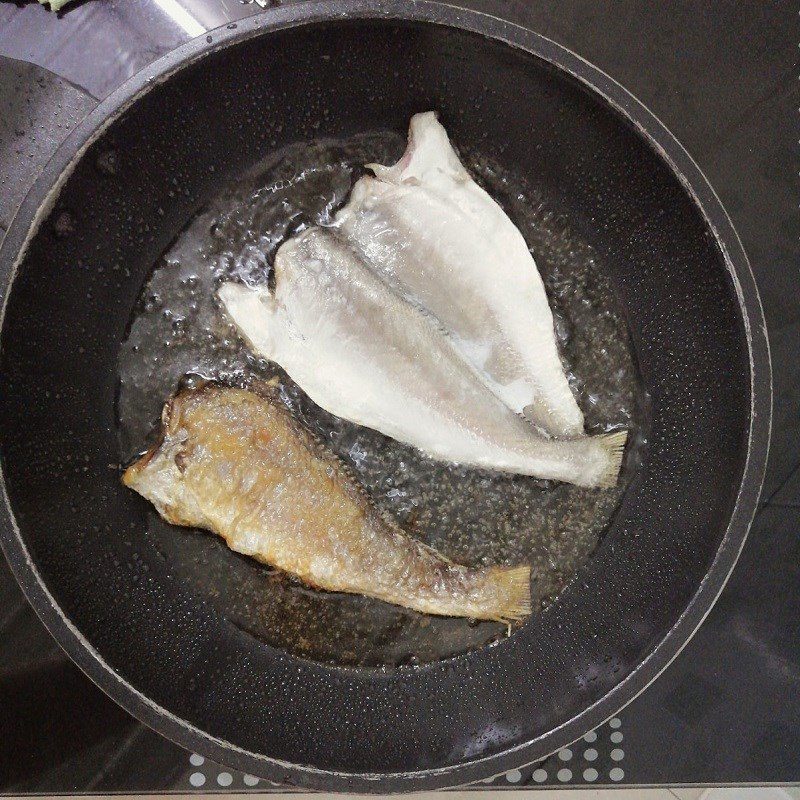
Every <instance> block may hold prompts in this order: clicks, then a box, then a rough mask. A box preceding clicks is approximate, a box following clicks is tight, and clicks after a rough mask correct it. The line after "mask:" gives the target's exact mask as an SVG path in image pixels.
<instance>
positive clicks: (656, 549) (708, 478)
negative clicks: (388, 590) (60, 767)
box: [0, 0, 771, 791]
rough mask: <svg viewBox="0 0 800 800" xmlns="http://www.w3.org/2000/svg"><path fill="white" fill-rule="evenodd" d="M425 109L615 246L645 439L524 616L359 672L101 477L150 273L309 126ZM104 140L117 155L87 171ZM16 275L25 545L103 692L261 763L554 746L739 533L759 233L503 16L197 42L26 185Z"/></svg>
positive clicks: (13, 261) (679, 642)
mask: <svg viewBox="0 0 800 800" xmlns="http://www.w3.org/2000/svg"><path fill="white" fill-rule="evenodd" d="M427 108H436V109H438V110H440V111H441V113H442V115H443V118H444V119H446V120H447V123H448V127H449V130H450V133H451V135H452V136H453V138H454V140H455V141H457V142H459V143H464V144H466V145H468V146H470V147H474V148H476V149H478V150H480V151H481V152H485V153H486V154H487V155H488V156H490V157H492V158H494V159H496V160H497V161H498V162H499V163H501V164H502V165H504V167H505V168H506V169H508V170H511V171H517V172H521V173H522V174H523V175H524V176H525V177H526V178H528V179H529V180H530V182H531V183H533V184H535V185H540V186H542V187H545V188H546V191H547V193H548V196H549V197H550V198H551V200H552V202H553V203H554V204H555V205H556V206H557V207H558V209H559V210H560V212H562V213H563V214H564V215H566V216H567V217H568V218H569V219H570V220H571V221H572V223H573V224H574V225H576V226H578V227H580V229H581V230H582V231H583V232H584V234H585V236H586V237H587V239H588V240H589V241H590V242H591V244H592V246H593V247H594V248H595V250H596V252H597V254H598V262H599V263H602V265H603V269H604V271H605V272H606V274H607V276H608V278H609V280H610V281H611V282H612V284H613V286H614V289H615V292H616V293H617V296H618V298H619V300H620V302H621V304H622V305H623V306H624V308H625V310H626V314H627V318H628V324H629V328H630V332H631V337H632V342H633V347H634V349H635V354H636V358H637V361H638V368H639V371H640V374H641V382H642V385H643V388H644V390H645V391H646V394H647V396H648V398H649V409H648V415H647V419H646V421H645V423H644V428H645V429H644V431H643V435H644V438H645V439H646V442H647V444H646V447H645V449H644V453H643V456H642V459H641V464H640V465H639V467H638V468H637V470H636V474H635V476H634V477H633V479H632V480H631V482H630V483H629V485H628V488H627V491H626V493H625V496H624V498H623V499H622V501H621V504H620V506H619V508H618V510H617V512H616V514H615V516H614V518H613V520H612V522H611V523H610V525H609V527H608V530H607V531H606V533H605V535H604V537H603V539H602V542H601V544H600V545H599V547H598V548H597V550H596V552H595V553H594V555H593V557H592V558H591V560H590V561H589V563H588V564H587V565H586V566H585V567H584V568H583V569H582V570H581V571H580V573H579V574H578V576H577V577H576V578H575V579H574V580H572V582H571V583H570V584H569V585H568V586H567V587H566V588H565V589H564V590H563V592H562V593H561V594H560V595H559V597H558V598H557V600H556V602H554V603H553V604H552V605H551V606H550V607H549V608H547V609H546V610H545V611H544V612H542V613H540V614H537V615H535V616H533V617H532V618H531V619H530V620H529V621H528V623H527V624H526V625H524V626H523V627H522V628H521V629H520V630H518V631H517V632H515V633H514V635H513V636H511V637H510V638H508V639H505V640H503V641H502V642H500V643H499V644H497V645H496V646H494V647H485V648H481V649H478V650H475V651H473V652H470V653H468V654H466V655H463V656H459V657H457V658H450V659H445V660H443V661H439V662H436V663H433V664H429V665H426V666H424V667H420V668H414V669H410V668H391V669H384V670H376V669H356V668H343V667H337V666H335V665H325V664H320V663H315V662H312V661H308V660H303V659H300V658H297V657H295V656H292V655H290V654H288V653H287V652H285V651H283V650H281V649H279V648H275V647H272V646H267V645H265V644H264V643H262V642H260V641H259V640H258V639H255V638H253V637H252V636H249V635H248V634H247V633H246V632H244V631H242V630H240V629H239V628H237V627H235V626H234V625H231V624H230V620H229V617H228V614H227V606H226V603H227V593H229V592H235V588H236V587H235V582H234V583H232V584H228V585H226V586H225V587H224V589H225V590H224V591H221V592H219V593H218V596H217V597H216V598H215V600H214V601H213V602H211V601H209V599H208V598H207V597H205V596H200V595H199V594H198V593H197V592H195V591H193V589H192V587H191V586H187V585H186V584H184V583H183V582H182V581H181V580H180V579H178V578H177V577H176V575H177V574H179V573H180V571H179V570H176V569H175V567H176V565H175V564H174V563H172V562H171V560H170V559H165V558H164V557H163V555H162V554H160V553H159V552H158V550H157V548H155V547H154V545H153V541H152V539H151V538H150V537H148V535H147V533H146V524H145V520H146V518H147V515H148V513H150V512H149V511H148V509H147V507H146V504H145V503H144V502H143V501H141V499H140V498H137V497H135V496H133V494H132V493H130V492H128V491H126V490H125V489H123V487H122V486H121V485H120V483H119V473H118V471H117V469H115V468H113V467H114V465H115V464H116V463H117V461H118V459H119V454H118V448H117V440H116V433H115V428H116V420H115V411H114V408H115V391H116V387H117V357H118V352H119V347H120V342H121V341H122V339H123V337H124V336H125V332H126V326H127V324H128V322H129V320H130V318H131V314H132V311H133V309H134V307H135V304H136V301H137V297H138V295H139V293H140V291H141V288H142V285H143V282H144V281H145V279H146V277H147V275H148V273H149V271H150V270H151V269H152V266H153V264H154V263H155V262H156V260H157V258H158V256H159V254H160V253H162V252H163V251H164V249H165V247H166V246H167V245H168V244H169V243H170V241H171V240H173V239H174V237H175V236H176V234H177V233H178V232H179V231H180V230H181V229H182V228H183V226H185V224H186V223H187V221H189V220H190V219H191V218H192V217H193V216H194V215H195V214H196V213H197V211H198V210H199V209H200V208H201V207H202V206H203V204H204V203H205V202H206V201H207V200H208V199H209V197H211V196H212V195H213V194H214V192H215V191H216V190H217V189H218V188H219V185H220V182H221V180H223V179H224V178H230V177H234V176H236V175H238V174H241V173H243V172H245V171H246V170H247V169H248V168H249V167H250V166H251V165H252V164H254V163H255V162H256V161H257V160H259V159H261V158H263V157H264V156H265V155H266V154H267V153H268V152H269V151H271V150H273V149H276V148H279V147H281V146H283V145H285V144H287V143H289V142H293V141H302V140H306V139H312V138H316V137H319V136H331V137H346V136H350V135H353V134H356V133H359V132H363V131H371V130H376V129H390V130H396V131H397V132H398V133H402V132H404V130H405V126H406V124H407V122H408V119H409V117H410V115H411V114H412V113H414V112H416V111H418V110H420V109H427ZM110 152H113V153H114V154H115V156H116V158H115V160H114V162H113V169H107V168H106V169H101V168H99V165H103V164H105V165H106V166H107V165H108V159H107V158H106V159H105V160H104V159H103V156H104V155H106V154H108V153H110ZM0 269H2V281H3V289H4V296H5V302H4V314H3V320H2V338H1V339H0V347H1V351H2V352H1V355H0V363H1V364H2V389H3V391H2V398H1V402H2V419H1V421H0V425H1V426H2V471H3V475H2V477H3V481H2V484H3V497H4V503H3V510H2V530H1V535H2V545H3V549H4V551H5V553H6V556H7V557H8V560H9V562H10V564H11V567H12V569H13V571H14V573H15V574H16V576H17V578H18V580H19V582H20V584H21V585H22V587H23V588H24V590H25V592H26V594H27V596H28V598H29V600H30V602H31V603H32V604H33V606H34V607H35V608H36V610H37V612H38V613H39V614H40V616H41V618H42V619H43V620H44V622H45V624H46V625H47V626H48V628H49V629H50V631H51V632H52V634H53V635H54V636H55V637H56V639H57V640H58V641H59V643H60V644H61V645H62V646H63V647H64V649H65V650H66V651H67V653H68V654H69V655H70V656H71V657H72V658H73V659H74V660H75V661H76V662H77V663H78V665H79V666H81V667H82V668H83V669H84V670H85V671H86V673H87V674H88V675H89V676H90V677H91V678H92V679H93V680H94V681H96V683H97V684H98V685H99V686H101V687H102V688H103V689H104V690H105V691H106V692H108V694H109V695H111V696H112V697H113V698H114V699H115V700H117V701H118V702H119V703H120V704H121V705H122V706H124V707H125V708H126V709H128V710H129V711H130V712H131V713H133V714H134V715H136V716H137V717H139V718H140V719H142V720H143V721H144V722H146V723H148V724H149V725H151V726H152V727H153V728H155V729H156V730H158V731H160V732H161V733H163V734H164V735H166V736H168V737H170V738H171V739H173V740H175V741H176V742H178V743H180V744H181V745H183V746H185V747H187V748H191V749H193V750H196V751H199V752H201V753H204V754H206V755H207V756H209V757H211V758H213V759H215V760H217V761H220V762H223V763H225V764H229V765H231V766H233V767H236V768H239V769H242V770H244V771H246V772H250V773H253V774H256V775H259V776H263V777H266V778H269V779H271V780H274V781H279V782H281V783H285V784H292V785H298V786H303V787H310V788H315V789H327V790H348V791H405V790H415V789H423V788H425V789H431V788H436V787H443V786H451V785H456V784H463V783H466V782H469V781H474V780H477V779H481V778H486V777H488V776H490V775H493V774H497V773H499V772H501V771H503V770H506V769H509V768H511V767H516V766H520V765H521V764H523V763H527V762H532V761H535V760H537V759H540V758H543V757H544V756H546V755H547V754H549V753H551V752H553V751H554V750H556V749H558V748H560V747H562V746H564V745H566V744H567V743H569V742H570V741H573V740H575V739H577V738H578V737H580V736H581V735H582V734H583V733H584V732H586V731H587V730H589V729H591V728H593V727H594V726H596V725H598V724H600V723H601V722H602V721H603V720H605V719H606V718H608V717H609V716H611V715H612V714H613V713H615V712H617V711H618V710H619V709H620V708H621V707H622V706H624V705H625V704H626V703H628V702H629V701H630V700H631V699H632V698H633V697H635V696H636V695H637V694H638V693H639V692H641V691H642V689H643V688H644V687H645V686H646V685H647V684H648V683H649V682H650V681H652V680H653V679H654V678H655V677H656V676H657V675H658V674H659V673H660V672H661V671H662V670H663V669H664V668H665V667H666V666H667V664H669V662H670V661H671V660H672V659H673V658H674V657H675V655H676V654H677V653H678V652H679V651H680V649H681V648H682V647H683V646H684V645H685V643H686V642H687V641H688V639H689V638H690V637H691V635H692V633H693V632H694V631H695V630H696V628H697V626H698V625H699V624H700V622H701V621H702V620H703V618H704V617H705V615H706V614H707V613H708V611H709V609H710V607H711V605H712V603H713V602H714V600H715V598H716V597H717V595H718V594H719V592H720V590H721V589H722V586H723V584H724V583H725V580H726V578H727V576H728V574H729V573H730V571H731V569H732V567H733V565H734V563H735V561H736V558H737V556H738V554H739V552H740V550H741V547H742V545H743V542H744V539H745V536H746V533H747V529H748V526H749V523H750V521H751V517H752V514H753V512H754V509H755V506H756V502H757V497H758V492H759V489H760V485H761V480H762V474H763V469H764V464H765V459H766V454H767V448H768V438H769V422H770V411H771V402H770V396H771V394H770V369H769V353H768V345H767V340H766V334H765V329H764V321H763V317H762V313H761V308H760V303H759V299H758V295H757V292H756V287H755V284H754V282H753V277H752V275H751V272H750V270H749V267H748V264H747V260H746V258H745V255H744V253H743V251H742V248H741V245H740V243H739V240H738V238H737V236H736V234H735V232H734V230H733V228H732V227H731V224H730V221H729V220H728V217H727V216H726V214H725V212H724V210H723V209H722V207H721V206H720V203H719V201H718V200H717V198H716V196H715V195H714V193H713V191H712V190H711V188H710V187H709V185H708V183H707V182H706V180H705V178H704V177H703V175H702V174H701V172H700V171H699V169H698V168H697V166H696V165H695V164H694V163H693V162H692V160H691V158H690V157H689V156H688V155H687V154H686V152H685V151H684V150H683V149H682V148H681V147H680V145H679V144H678V143H677V142H676V141H675V139H674V138H673V137H672V136H671V135H670V134H669V133H668V132H667V131H666V130H665V129H664V127H663V126H662V125H661V124H660V123H659V121H658V120H657V119H656V118H655V117H653V115H652V114H650V113H649V112H648V111H647V110H646V109H645V108H644V107H643V106H642V105H641V104H639V103H638V102H637V101H636V100H635V99H634V98H632V97H631V96H630V95H629V94H628V93H626V92H625V90H624V89H622V88H621V87H620V86H618V85H617V84H615V83H614V81H613V80H611V79H610V78H609V77H608V76H606V75H604V74H603V73H601V72H600V71H599V70H597V69H595V68H594V67H592V66H590V65H589V64H587V63H586V62H584V61H582V60H581V59H580V58H579V57H577V56H576V55H574V54H573V53H570V52H568V51H566V50H564V49H563V48H561V47H559V46H558V45H556V44H554V43H553V42H551V41H548V40H546V39H544V38H542V37H540V36H538V35H536V34H534V33H532V32H530V31H526V30H523V29H521V28H518V27H515V26H512V25H509V24H507V23H505V22H502V21H501V20H498V19H495V18H492V17H488V16H483V15H480V14H476V13H471V12H467V11H463V10H458V9H455V8H450V7H446V6H441V5H438V4H431V3H422V2H420V3H407V2H394V0H384V2H378V3H376V2H369V3H367V2H361V0H336V1H335V2H329V3H321V4H318V3H309V4H302V5H298V6H293V7H285V8H282V9H277V10H273V11H270V12H268V13H265V14H263V15H261V16H256V17H253V18H251V19H249V20H247V21H246V22H243V23H239V24H238V26H236V25H229V26H228V27H227V28H226V29H223V30H221V31H217V32H214V33H212V34H210V35H209V36H208V37H201V39H199V40H197V41H194V42H191V43H189V44H187V45H186V46H184V47H182V48H180V49H178V50H177V51H175V52H173V53H172V54H170V55H169V56H167V57H165V58H164V59H162V60H160V61H158V62H156V63H155V64H154V65H152V66H151V67H148V68H147V69H146V70H145V71H144V73H142V74H140V75H137V76H136V77H134V78H133V79H132V80H131V81H130V82H128V83H127V84H126V85H125V86H123V87H122V88H121V89H119V90H118V91H117V92H115V93H114V94H113V95H112V96H111V97H110V98H109V99H108V100H106V101H105V102H103V103H102V104H101V105H100V106H99V107H98V108H97V109H96V110H95V111H93V112H92V113H90V114H89V116H88V117H87V118H86V119H85V121H84V122H83V123H82V124H80V125H79V126H78V128H77V129H76V130H75V131H74V132H73V133H72V134H71V135H70V136H69V138H68V139H67V140H66V141H65V143H64V144H63V146H62V147H61V149H60V150H59V151H58V153H57V154H56V156H55V157H54V158H53V160H52V162H51V163H50V164H49V165H48V166H47V167H46V168H45V170H44V171H43V173H42V174H41V176H40V177H39V178H38V180H37V182H36V184H35V186H34V188H33V189H32V191H31V193H30V194H29V196H28V197H27V199H26V200H25V202H24V203H23V205H22V207H21V208H20V210H19V212H18V214H17V216H16V218H15V220H14V222H13V224H12V226H11V228H10V230H9V232H8V234H7V236H6V239H5V241H4V244H3V247H2V250H1V251H0ZM176 535H178V536H186V535H187V534H183V533H178V532H176ZM196 539H197V541H198V542H201V541H203V539H202V538H201V537H196ZM197 546H198V547H199V546H200V545H199V544H198V545H197ZM185 557H186V558H191V547H190V548H189V552H188V554H187V555H185Z"/></svg>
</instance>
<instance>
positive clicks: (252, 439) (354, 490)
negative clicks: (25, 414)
mask: <svg viewBox="0 0 800 800" xmlns="http://www.w3.org/2000/svg"><path fill="white" fill-rule="evenodd" d="M162 423H163V425H162V436H161V441H160V442H159V443H158V444H157V445H155V446H154V447H153V448H151V449H150V450H149V451H148V452H147V453H145V455H143V456H142V457H141V458H140V459H139V460H138V461H136V462H135V463H134V464H133V465H131V466H130V467H128V469H127V470H126V471H125V473H124V475H123V478H122V480H123V482H124V483H125V485H126V486H129V487H130V488H132V489H134V490H135V491H137V492H138V493H139V494H141V495H142V496H143V497H145V498H147V499H148V500H149V501H150V502H151V503H153V505H154V506H155V507H156V509H157V510H158V512H159V513H160V514H161V516H162V517H163V518H164V519H165V520H167V521H168V522H171V523H173V524H175V525H186V526H190V527H197V528H205V529H208V530H210V531H213V532H214V533H217V534H219V535H220V536H222V538H223V539H225V541H226V543H227V544H228V546H229V547H230V548H231V549H232V550H235V551H236V552H238V553H243V554H244V555H248V556H252V557H253V558H255V559H257V560H258V561H262V562H264V563H266V564H270V565H272V566H275V567H278V568H279V569H282V570H284V571H286V572H289V573H291V574H293V575H296V576H297V577H298V578H300V579H301V580H303V581H304V582H305V583H307V584H309V585H310V586H313V587H317V588H320V589H327V590H329V591H334V592H350V593H353V594H363V595H367V596H369V597H375V598H378V599H380V600H384V601H386V602H388V603H395V604H396V605H400V606H405V607H406V608H411V609H414V610H416V611H421V612H424V613H427V614H439V615H442V616H456V617H472V618H476V619H491V620H500V621H509V620H515V619H521V618H523V617H525V616H527V615H528V614H530V612H531V600H530V568H529V567H527V566H519V567H499V566H498V567H486V568H480V569H471V568H468V567H465V566H462V565H460V564H455V563H453V562H452V561H450V560H448V559H447V558H445V557H444V556H442V555H441V554H439V553H437V552H436V551H435V550H433V549H431V548H430V547H427V546H426V545H424V544H422V543H420V542H418V541H416V540H415V539H413V538H411V537H410V536H408V535H407V534H405V533H404V532H403V531H402V529H401V528H400V527H399V526H398V525H397V524H396V523H394V522H392V521H390V520H388V519H386V518H384V517H383V516H382V515H381V514H379V513H378V512H377V511H376V510H375V509H374V508H373V507H372V506H371V504H370V502H369V500H368V498H367V496H366V494H365V493H364V491H363V490H362V489H361V487H360V486H359V485H358V484H357V483H356V482H355V481H354V480H353V478H352V477H351V476H350V475H349V474H348V473H347V471H346V469H345V467H344V465H343V464H342V462H340V461H339V459H337V458H336V457H335V456H334V455H332V454H331V453H328V452H326V451H325V450H323V449H322V447H321V445H320V444H319V443H318V442H317V441H316V440H315V439H314V438H313V437H312V436H311V434H310V433H308V432H307V431H306V430H305V429H303V428H302V427H301V426H300V425H299V424H298V423H297V422H295V421H294V420H293V419H292V418H291V417H290V415H289V413H288V411H287V410H286V409H285V407H283V406H282V405H281V403H280V401H279V400H278V399H277V398H276V397H275V396H274V394H273V392H272V390H271V389H270V387H267V386H263V387H259V388H258V389H257V390H256V391H247V390H244V389H237V388H229V387H224V386H219V385H216V384H205V385H204V386H202V387H200V388H198V389H191V390H184V391H181V392H180V393H178V394H177V395H176V396H175V397H173V398H172V399H171V400H170V401H169V402H168V403H167V404H166V406H165V408H164V413H163V417H162Z"/></svg>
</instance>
